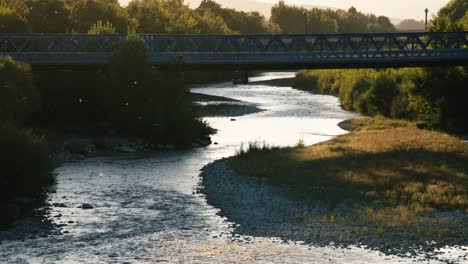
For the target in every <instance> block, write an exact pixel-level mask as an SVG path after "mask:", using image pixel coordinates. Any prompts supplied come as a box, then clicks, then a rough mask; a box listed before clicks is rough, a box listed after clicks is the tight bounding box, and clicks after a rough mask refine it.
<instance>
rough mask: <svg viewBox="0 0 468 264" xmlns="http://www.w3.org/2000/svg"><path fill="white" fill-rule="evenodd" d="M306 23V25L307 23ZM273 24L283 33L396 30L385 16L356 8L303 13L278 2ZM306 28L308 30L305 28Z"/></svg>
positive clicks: (272, 14) (302, 9)
mask: <svg viewBox="0 0 468 264" xmlns="http://www.w3.org/2000/svg"><path fill="white" fill-rule="evenodd" d="M305 20H307V22H305ZM270 21H271V22H272V23H274V24H276V25H278V26H279V28H280V30H281V32H284V33H304V32H306V31H307V33H337V32H339V33H358V32H360V33H363V32H393V31H395V27H394V26H393V25H392V23H391V22H390V19H389V18H388V17H385V16H379V17H377V16H375V15H373V14H363V13H361V12H359V11H358V10H357V9H356V8H354V7H351V8H349V10H347V11H345V10H331V9H318V8H314V9H312V10H304V8H302V7H299V6H289V5H286V4H285V3H284V1H279V3H278V4H277V5H275V6H274V7H273V8H272V10H271V18H270ZM306 27H307V28H306Z"/></svg>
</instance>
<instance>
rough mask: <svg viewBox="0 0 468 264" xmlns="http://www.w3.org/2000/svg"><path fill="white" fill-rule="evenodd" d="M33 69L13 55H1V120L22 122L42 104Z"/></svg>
mask: <svg viewBox="0 0 468 264" xmlns="http://www.w3.org/2000/svg"><path fill="white" fill-rule="evenodd" d="M32 79H33V78H32V73H31V69H30V67H29V66H28V65H26V64H23V63H17V62H15V61H14V60H13V59H12V58H11V57H0V122H5V121H9V122H13V123H17V124H22V123H23V122H24V120H25V119H26V118H27V117H29V116H30V115H31V114H32V113H33V112H34V111H35V110H37V109H38V108H39V106H40V96H39V93H38V92H37V90H36V89H35V88H34V85H33V81H32Z"/></svg>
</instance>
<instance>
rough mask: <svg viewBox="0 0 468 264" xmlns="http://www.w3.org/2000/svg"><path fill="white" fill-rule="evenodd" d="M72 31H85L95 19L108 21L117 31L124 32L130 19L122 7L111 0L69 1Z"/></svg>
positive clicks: (130, 23) (129, 23)
mask: <svg viewBox="0 0 468 264" xmlns="http://www.w3.org/2000/svg"><path fill="white" fill-rule="evenodd" d="M70 3H71V4H72V6H71V15H70V17H71V25H72V31H73V32H77V33H87V32H88V30H89V29H90V28H91V26H92V25H94V24H95V23H96V22H97V21H104V22H110V23H112V25H114V27H115V29H116V31H117V32H118V33H125V32H126V31H127V29H128V27H129V26H131V25H132V21H131V20H130V19H129V16H128V14H127V12H126V10H125V9H124V8H122V7H121V6H120V5H119V4H118V3H115V1H113V0H81V1H76V2H75V1H71V2H70Z"/></svg>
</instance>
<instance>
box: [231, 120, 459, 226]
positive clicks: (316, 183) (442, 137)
mask: <svg viewBox="0 0 468 264" xmlns="http://www.w3.org/2000/svg"><path fill="white" fill-rule="evenodd" d="M345 124H346V125H347V126H348V128H349V129H350V130H351V131H353V132H352V133H349V134H347V135H342V136H339V137H336V138H334V139H332V140H330V141H327V142H323V143H320V144H317V145H313V146H308V147H304V146H302V145H301V144H298V146H296V147H288V148H281V149H271V150H270V149H268V148H260V149H259V148H258V147H255V148H253V151H248V150H247V151H242V152H240V153H238V155H237V156H235V157H234V158H233V159H232V160H231V161H230V165H231V166H232V167H233V168H234V169H235V170H236V171H237V172H238V173H240V174H242V175H251V176H258V177H267V178H270V179H271V180H272V182H274V183H278V184H290V185H294V186H298V188H304V187H307V188H310V191H309V192H308V196H310V198H313V199H320V200H323V201H324V202H326V203H327V204H329V205H330V206H331V207H333V206H334V205H336V204H338V203H342V202H345V203H346V204H351V205H353V204H361V205H362V204H363V203H364V204H366V206H365V207H364V208H362V207H356V208H355V212H356V213H358V214H360V215H363V216H365V219H366V221H372V222H375V223H379V224H383V225H405V224H410V223H416V222H417V221H418V219H419V220H420V219H421V218H420V217H423V216H424V215H427V213H430V212H432V211H434V210H441V211H460V212H465V213H468V144H466V143H463V142H461V141H460V140H459V139H458V138H456V137H453V136H450V135H447V134H444V133H441V132H436V131H428V130H421V129H418V128H416V125H415V124H414V123H411V122H406V121H399V120H388V119H384V118H365V119H354V120H350V121H347V122H346V123H345Z"/></svg>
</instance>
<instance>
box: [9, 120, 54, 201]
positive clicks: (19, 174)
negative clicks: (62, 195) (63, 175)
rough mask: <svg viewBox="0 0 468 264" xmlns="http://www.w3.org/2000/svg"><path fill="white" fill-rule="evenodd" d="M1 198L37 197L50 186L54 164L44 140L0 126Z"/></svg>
mask: <svg viewBox="0 0 468 264" xmlns="http://www.w3.org/2000/svg"><path fill="white" fill-rule="evenodd" d="M0 146H2V147H1V148H0V168H1V170H2V173H0V183H1V184H0V197H1V199H2V202H8V201H10V202H11V201H12V200H13V199H14V198H15V197H36V196H38V195H40V194H41V193H42V191H43V189H44V188H45V187H46V186H48V185H49V184H50V183H51V182H52V179H53V177H52V174H51V172H52V169H53V162H52V160H51V158H50V157H49V151H48V147H47V144H46V142H45V140H44V138H43V137H41V136H37V135H34V134H33V133H32V132H31V131H28V130H22V129H18V128H16V127H15V126H13V125H11V124H4V125H1V126H0Z"/></svg>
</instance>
